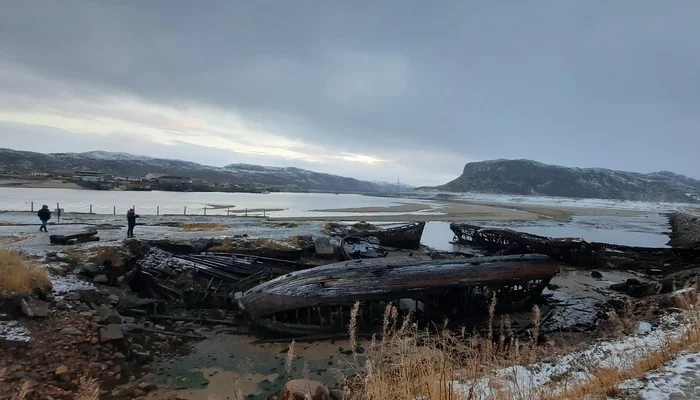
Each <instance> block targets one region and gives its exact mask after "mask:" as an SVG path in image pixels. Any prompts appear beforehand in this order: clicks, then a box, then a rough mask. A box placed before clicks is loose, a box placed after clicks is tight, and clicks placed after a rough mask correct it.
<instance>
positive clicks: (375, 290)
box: [237, 255, 559, 335]
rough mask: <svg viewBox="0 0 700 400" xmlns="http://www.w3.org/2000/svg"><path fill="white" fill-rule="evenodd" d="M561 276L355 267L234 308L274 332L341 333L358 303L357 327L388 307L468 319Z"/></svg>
mask: <svg viewBox="0 0 700 400" xmlns="http://www.w3.org/2000/svg"><path fill="white" fill-rule="evenodd" d="M557 272H559V265H558V263H557V262H555V261H553V260H552V259H550V258H549V257H547V256H542V255H518V256H509V257H478V258H461V259H458V258H447V259H433V258H432V257H426V256H421V257H402V258H379V259H367V260H353V261H346V262H341V263H335V264H330V265H326V266H322V267H316V268H311V269H306V270H302V271H296V272H293V273H289V274H287V275H284V276H281V277H278V278H276V279H273V280H271V281H268V282H265V283H262V284H260V285H258V286H256V287H254V288H252V289H250V290H248V291H246V292H245V293H244V294H243V295H242V296H241V297H240V298H239V299H237V304H238V306H239V308H240V309H241V310H243V311H244V312H245V313H246V314H247V316H248V317H249V318H250V319H251V320H252V321H253V322H254V323H256V324H257V325H258V326H260V327H263V328H266V329H267V330H270V331H273V332H275V333H284V334H296V335H306V334H308V335H310V334H321V333H329V332H336V331H342V330H344V329H346V327H347V325H348V324H349V322H350V313H351V309H352V307H353V305H354V303H355V302H357V301H359V302H361V307H360V311H359V313H358V317H357V319H358V321H357V324H358V327H360V328H362V327H377V326H379V325H380V324H381V319H382V314H383V312H384V309H385V308H386V305H387V304H389V303H394V304H397V305H398V306H399V308H403V309H410V310H411V311H413V312H414V314H415V319H416V320H417V321H419V322H430V321H439V322H441V321H442V320H443V319H444V318H450V319H451V320H455V319H462V318H468V317H471V316H474V315H480V314H485V313H487V310H488V304H489V302H490V300H491V298H492V296H494V295H495V296H496V297H497V299H498V302H497V311H499V312H501V311H507V310H512V309H517V308H520V307H523V306H526V305H528V304H530V303H531V302H532V301H533V300H535V299H536V298H537V297H538V296H539V295H540V294H541V292H542V290H543V289H544V288H545V286H546V285H547V284H548V283H549V281H550V279H551V278H552V277H553V276H554V275H555V274H556V273H557Z"/></svg>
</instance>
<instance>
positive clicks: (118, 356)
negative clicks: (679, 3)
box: [114, 353, 126, 360]
mask: <svg viewBox="0 0 700 400" xmlns="http://www.w3.org/2000/svg"><path fill="white" fill-rule="evenodd" d="M114 359H115V360H126V356H125V355H124V354H123V353H114Z"/></svg>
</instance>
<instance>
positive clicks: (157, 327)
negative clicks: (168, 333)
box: [154, 325, 165, 331]
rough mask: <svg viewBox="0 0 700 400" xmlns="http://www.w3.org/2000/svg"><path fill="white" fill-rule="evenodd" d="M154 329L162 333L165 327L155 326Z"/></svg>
mask: <svg viewBox="0 0 700 400" xmlns="http://www.w3.org/2000/svg"><path fill="white" fill-rule="evenodd" d="M154 329H156V330H159V331H164V330H165V327H164V326H163V325H156V326H155V327H154Z"/></svg>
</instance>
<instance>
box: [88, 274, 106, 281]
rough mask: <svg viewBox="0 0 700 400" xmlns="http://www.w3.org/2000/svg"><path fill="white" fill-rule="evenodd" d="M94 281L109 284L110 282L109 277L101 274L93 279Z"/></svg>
mask: <svg viewBox="0 0 700 400" xmlns="http://www.w3.org/2000/svg"><path fill="white" fill-rule="evenodd" d="M92 281H93V282H94V283H107V282H109V278H107V275H104V274H100V275H97V276H95V277H94V278H92Z"/></svg>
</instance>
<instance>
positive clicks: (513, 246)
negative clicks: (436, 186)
mask: <svg viewBox="0 0 700 400" xmlns="http://www.w3.org/2000/svg"><path fill="white" fill-rule="evenodd" d="M450 229H452V231H453V232H454V234H455V237H454V241H455V242H456V243H460V244H465V245H468V246H473V247H476V248H480V249H483V250H486V251H487V252H488V253H489V254H496V255H508V254H545V255H548V256H549V257H551V258H554V259H557V260H561V261H564V262H566V263H568V264H572V265H576V266H579V267H590V268H617V269H630V270H642V271H646V272H648V273H656V274H659V273H669V272H674V271H679V270H683V269H686V268H688V266H689V265H694V264H697V262H698V261H700V250H695V249H677V248H676V249H674V248H666V247H635V246H623V245H616V244H610V243H599V242H587V241H585V240H583V239H581V238H550V237H545V236H539V235H533V234H530V233H524V232H518V231H514V230H512V229H506V228H485V227H481V226H477V225H470V224H465V223H452V224H450Z"/></svg>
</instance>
